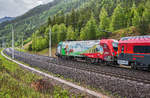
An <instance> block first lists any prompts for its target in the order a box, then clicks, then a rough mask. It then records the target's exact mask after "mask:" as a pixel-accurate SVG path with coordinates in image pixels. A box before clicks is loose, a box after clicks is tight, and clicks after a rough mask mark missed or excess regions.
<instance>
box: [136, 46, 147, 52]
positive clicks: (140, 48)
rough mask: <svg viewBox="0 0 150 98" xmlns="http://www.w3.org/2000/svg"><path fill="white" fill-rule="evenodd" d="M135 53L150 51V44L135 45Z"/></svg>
mask: <svg viewBox="0 0 150 98" xmlns="http://www.w3.org/2000/svg"><path fill="white" fill-rule="evenodd" d="M133 50H134V53H150V46H134V48H133Z"/></svg>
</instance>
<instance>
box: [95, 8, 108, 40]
mask: <svg viewBox="0 0 150 98" xmlns="http://www.w3.org/2000/svg"><path fill="white" fill-rule="evenodd" d="M99 19H100V24H99V29H100V30H99V31H98V34H97V38H101V37H105V36H107V34H106V33H105V32H103V31H108V30H109V24H110V19H109V17H108V13H107V11H106V9H105V8H104V7H103V8H102V10H101V12H100V15H99Z"/></svg>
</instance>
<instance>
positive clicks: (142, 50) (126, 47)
mask: <svg viewBox="0 0 150 98" xmlns="http://www.w3.org/2000/svg"><path fill="white" fill-rule="evenodd" d="M118 55H119V56H118V64H124V65H130V66H131V67H132V68H134V69H137V68H149V67H150V36H135V37H124V38H121V39H120V41H119V45H118Z"/></svg>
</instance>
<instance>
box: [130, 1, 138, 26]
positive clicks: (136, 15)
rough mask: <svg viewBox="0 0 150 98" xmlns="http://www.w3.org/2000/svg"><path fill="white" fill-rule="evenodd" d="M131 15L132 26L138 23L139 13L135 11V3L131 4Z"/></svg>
mask: <svg viewBox="0 0 150 98" xmlns="http://www.w3.org/2000/svg"><path fill="white" fill-rule="evenodd" d="M132 15H133V18H132V25H133V26H138V25H139V24H140V15H139V13H138V11H137V8H136V5H135V3H134V4H133V6H132Z"/></svg>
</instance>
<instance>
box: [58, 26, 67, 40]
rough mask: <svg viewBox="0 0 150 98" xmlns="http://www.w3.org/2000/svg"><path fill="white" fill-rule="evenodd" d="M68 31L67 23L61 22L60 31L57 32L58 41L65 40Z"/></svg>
mask: <svg viewBox="0 0 150 98" xmlns="http://www.w3.org/2000/svg"><path fill="white" fill-rule="evenodd" d="M66 32H67V28H66V26H65V24H60V25H59V29H58V32H57V33H58V34H57V40H58V42H60V41H64V40H65V39H66Z"/></svg>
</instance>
